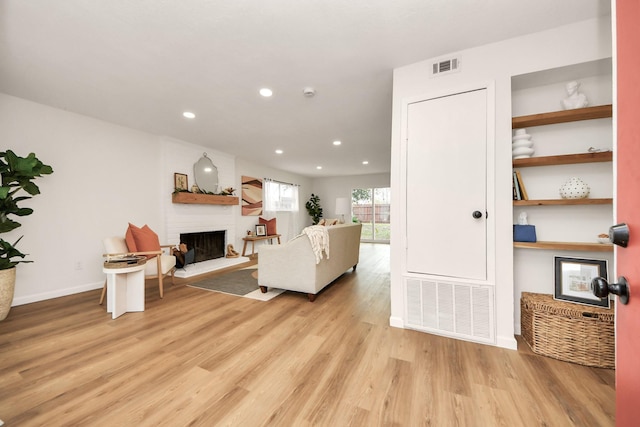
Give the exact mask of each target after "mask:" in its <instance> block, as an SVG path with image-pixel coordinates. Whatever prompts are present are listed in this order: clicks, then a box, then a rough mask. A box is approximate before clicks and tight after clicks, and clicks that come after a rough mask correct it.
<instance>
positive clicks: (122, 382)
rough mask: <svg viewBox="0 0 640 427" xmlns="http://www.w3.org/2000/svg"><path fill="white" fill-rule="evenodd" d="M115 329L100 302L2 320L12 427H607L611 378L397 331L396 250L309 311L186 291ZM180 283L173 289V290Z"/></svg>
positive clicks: (366, 256) (290, 299) (150, 290)
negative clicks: (392, 295) (392, 261)
mask: <svg viewBox="0 0 640 427" xmlns="http://www.w3.org/2000/svg"><path fill="white" fill-rule="evenodd" d="M185 282H186V281H182V282H180V283H179V284H177V285H174V286H172V287H170V286H168V287H167V289H166V290H165V297H164V299H163V300H160V299H159V298H158V291H157V286H155V285H154V284H153V283H148V285H147V297H146V303H147V305H146V311H145V312H143V313H127V314H125V315H123V316H122V317H120V318H118V319H115V320H112V319H111V317H110V315H109V314H107V313H106V312H105V307H104V306H99V305H98V299H99V296H100V291H98V290H96V291H91V292H85V293H82V294H77V295H73V296H69V297H64V298H58V299H54V300H49V301H43V302H39V303H35V304H29V305H24V306H18V307H14V308H13V309H12V310H11V313H10V314H9V317H8V318H7V319H6V320H5V321H3V322H0V419H2V420H4V421H5V425H6V426H7V427H12V426H45V425H46V426H85V425H90V426H101V425H105V426H107V425H108V426H159V425H167V426H185V425H196V426H221V425H231V426H261V425H272V426H310V425H317V426H347V425H353V426H383V425H384V426H423V425H430V426H482V427H484V426H554V427H555V426H574V425H575V426H613V425H614V408H615V404H614V401H615V391H614V371H612V370H604V369H591V368H586V367H583V366H579V365H574V364H570V363H564V362H560V361H557V360H553V359H549V358H546V357H542V356H538V355H535V354H532V353H531V352H530V351H528V349H527V347H526V344H525V345H524V346H522V345H521V346H520V347H521V349H520V350H519V351H510V350H504V349H499V348H495V347H490V346H485V345H477V344H472V343H468V342H463V341H456V340H452V339H447V338H442V337H438V336H434V335H429V334H425V333H420V332H416V331H410V330H402V329H396V328H391V327H389V325H388V323H389V247H388V246H386V245H374V244H363V245H362V251H361V261H360V264H359V266H358V269H357V272H356V273H355V274H353V273H351V272H350V271H349V272H348V273H346V274H345V275H343V276H342V277H341V278H340V279H339V280H338V281H337V282H335V283H334V284H333V285H331V286H330V287H328V288H326V289H325V291H323V292H322V293H321V294H320V295H319V296H318V298H317V300H316V301H315V302H314V303H310V302H308V301H307V297H306V296H305V295H303V294H295V293H290V292H286V293H284V294H282V295H280V296H278V297H277V298H275V299H273V300H271V301H268V302H260V301H254V300H249V299H246V298H241V297H234V296H229V295H224V294H219V293H215V292H208V291H204V290H199V289H195V288H190V287H187V286H185ZM176 283H178V281H176Z"/></svg>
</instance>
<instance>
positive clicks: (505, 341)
mask: <svg viewBox="0 0 640 427" xmlns="http://www.w3.org/2000/svg"><path fill="white" fill-rule="evenodd" d="M496 345H497V346H498V347H502V348H506V349H508V350H517V349H518V341H516V337H498V342H497V343H496Z"/></svg>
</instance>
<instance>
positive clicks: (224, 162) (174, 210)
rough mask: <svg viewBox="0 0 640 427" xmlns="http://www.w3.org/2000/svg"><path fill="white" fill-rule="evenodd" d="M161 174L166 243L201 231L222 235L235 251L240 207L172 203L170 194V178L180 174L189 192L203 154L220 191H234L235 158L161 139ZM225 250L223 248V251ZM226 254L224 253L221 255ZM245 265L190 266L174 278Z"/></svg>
mask: <svg viewBox="0 0 640 427" xmlns="http://www.w3.org/2000/svg"><path fill="white" fill-rule="evenodd" d="M162 146H163V154H164V156H163V170H164V176H165V179H164V180H163V182H164V186H163V187H164V190H163V192H164V194H166V197H163V198H162V200H163V212H164V217H165V227H166V228H165V236H166V240H165V241H166V242H167V243H168V244H171V245H176V246H177V245H178V244H179V243H180V233H194V232H205V231H212V230H213V231H218V230H225V231H226V236H227V237H226V241H227V243H231V244H233V245H234V247H236V250H237V242H236V237H237V236H236V234H237V233H236V228H237V227H236V221H237V218H238V217H239V216H240V206H239V205H234V206H228V205H198V204H180V203H172V201H171V193H172V192H173V190H174V182H173V175H174V173H182V174H186V175H187V179H188V185H189V188H191V186H192V185H193V184H194V183H195V180H194V174H193V165H194V163H196V162H197V161H198V160H199V159H200V158H201V157H202V154H203V153H204V152H206V153H207V157H209V158H210V159H211V161H212V162H213V164H214V165H215V166H216V167H217V168H218V180H219V182H220V185H221V186H222V187H234V188H235V187H237V184H236V178H235V177H236V173H235V157H234V156H232V155H229V154H226V153H222V152H219V151H216V150H213V149H209V148H204V147H202V146H199V145H194V144H189V143H186V142H183V141H179V140H175V139H171V138H166V137H165V138H163V140H162ZM225 250H226V248H225ZM225 253H226V252H225ZM247 261H249V258H247V257H238V258H217V259H214V260H209V261H203V262H199V263H197V264H192V265H189V266H187V267H186V268H184V269H178V270H177V271H176V274H175V275H176V277H180V278H186V277H192V276H196V275H199V274H204V273H208V272H211V271H215V270H219V269H222V268H226V267H230V266H233V265H237V264H241V263H243V262H247Z"/></svg>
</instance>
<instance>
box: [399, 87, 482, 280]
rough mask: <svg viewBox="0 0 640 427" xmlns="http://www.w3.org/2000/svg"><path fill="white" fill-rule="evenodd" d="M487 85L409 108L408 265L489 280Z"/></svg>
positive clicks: (422, 270) (415, 270) (420, 270)
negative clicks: (485, 87) (484, 87)
mask: <svg viewBox="0 0 640 427" xmlns="http://www.w3.org/2000/svg"><path fill="white" fill-rule="evenodd" d="M486 92H487V90H486V89H480V90H474V91H469V92H463V93H458V94H452V95H449V96H444V97H438V98H433V99H428V100H424V101H421V102H415V103H412V104H409V105H408V107H407V161H406V164H407V177H406V180H407V185H406V188H407V194H406V200H407V218H406V221H407V227H406V233H407V235H406V240H407V257H406V260H407V270H408V271H409V272H413V273H425V274H434V275H441V276H448V277H457V278H463V279H474V280H486V279H487V221H486V186H487V173H486V169H487V154H486V152H487V93H486ZM474 212H477V213H476V215H481V217H479V218H475V217H474V215H473V214H474Z"/></svg>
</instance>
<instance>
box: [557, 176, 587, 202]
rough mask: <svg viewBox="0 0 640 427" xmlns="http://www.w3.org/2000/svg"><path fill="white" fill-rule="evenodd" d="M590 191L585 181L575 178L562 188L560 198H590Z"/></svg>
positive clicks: (570, 179)
mask: <svg viewBox="0 0 640 427" xmlns="http://www.w3.org/2000/svg"><path fill="white" fill-rule="evenodd" d="M590 191H591V189H590V188H589V186H588V185H587V184H586V183H585V182H584V181H582V180H581V179H580V178H576V177H575V176H574V177H572V178H569V180H568V181H567V182H565V183H564V184H563V185H562V187H560V197H562V198H563V199H584V198H586V197H587V196H589V192H590Z"/></svg>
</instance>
